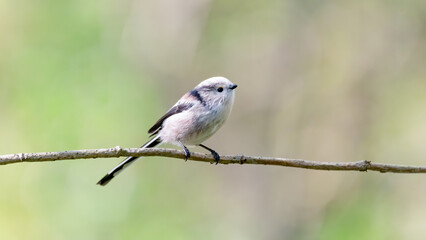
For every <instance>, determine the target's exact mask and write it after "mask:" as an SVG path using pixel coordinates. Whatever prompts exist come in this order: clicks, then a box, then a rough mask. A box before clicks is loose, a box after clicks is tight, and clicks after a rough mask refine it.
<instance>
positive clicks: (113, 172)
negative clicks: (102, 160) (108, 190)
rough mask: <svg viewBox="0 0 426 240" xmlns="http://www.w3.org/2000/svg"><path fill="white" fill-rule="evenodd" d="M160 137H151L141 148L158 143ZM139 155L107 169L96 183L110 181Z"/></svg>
mask: <svg viewBox="0 0 426 240" xmlns="http://www.w3.org/2000/svg"><path fill="white" fill-rule="evenodd" d="M160 143H161V141H160V138H159V137H158V136H157V137H155V138H153V139H151V140H150V141H149V142H147V143H145V144H144V145H142V147H141V148H152V147H155V146H157V145H158V144H160ZM138 158H139V157H128V158H126V159H125V160H124V161H122V162H121V163H120V164H118V165H117V166H116V167H115V168H114V169H112V170H111V171H109V173H107V174H106V175H105V176H104V177H103V178H102V179H101V180H99V182H98V183H97V184H98V185H101V186H105V185H107V184H108V183H109V181H111V180H112V179H113V178H114V177H115V176H117V175H118V174H119V173H120V172H121V171H123V170H124V169H125V168H126V167H128V166H130V164H132V163H134V162H135V160H137V159H138Z"/></svg>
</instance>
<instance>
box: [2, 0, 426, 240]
mask: <svg viewBox="0 0 426 240" xmlns="http://www.w3.org/2000/svg"><path fill="white" fill-rule="evenodd" d="M0 34H1V37H0V154H10V153H18V152H43V151H61V150H71V149H86V148H106V147H114V146H117V145H119V146H121V147H139V146H140V145H141V144H143V143H144V142H145V141H146V140H147V134H146V130H147V129H148V128H149V127H150V126H151V125H152V124H153V123H154V122H155V121H156V120H157V118H158V117H160V116H161V115H162V113H164V112H165V111H166V110H167V109H168V108H169V107H170V106H172V105H173V104H174V103H175V101H176V100H177V99H178V98H179V97H180V96H181V95H182V94H184V93H185V92H186V91H188V90H189V89H191V88H192V87H194V86H195V85H196V84H198V83H199V82H200V81H201V80H204V79H206V78H208V77H211V76H217V75H221V76H226V77H228V78H229V79H231V80H232V81H233V82H234V83H237V84H238V85H239V87H238V88H237V89H236V91H237V92H236V101H235V105H234V111H233V113H232V114H231V116H230V118H229V119H228V122H227V123H226V124H225V126H224V127H223V128H222V129H221V130H220V131H219V132H218V133H217V134H216V135H215V136H214V137H213V138H211V139H210V140H208V141H207V142H206V144H207V145H209V146H211V147H213V148H214V149H216V150H217V151H218V152H219V153H221V154H245V155H262V156H280V157H290V158H304V159H309V160H316V161H357V160H364V159H367V160H370V161H375V162H383V163H398V164H411V165H426V149H425V143H426V121H425V119H426V67H425V65H426V64H425V63H426V1H424V0H410V1H386V0H376V1H371V0H360V1H336V0H334V1H333V0H329V1H307V0H282V1H256V0H247V1H235V0H188V1H172V0H159V1H148V0H120V1H118V0H103V1H100V0H95V1H83V0H73V1H71V0H65V1H55V0H42V1H29V0H18V1H16V0H1V1H0ZM193 151H203V150H202V149H193ZM119 162H120V159H97V160H75V161H58V162H50V163H25V164H11V165H6V166H0V239H43V240H45V239H55V240H56V239H339V240H340V239H374V240H377V239H425V238H426V175H414V174H405V175H404V174H380V173H376V172H368V173H364V172H326V171H314V170H301V169H293V168H283V167H271V166H248V165H242V166H240V165H235V166H232V165H230V166H225V165H217V166H214V165H210V164H205V163H197V162H191V161H188V162H184V161H181V160H176V159H164V158H145V159H143V160H142V161H139V162H138V163H137V164H135V165H132V167H131V168H129V169H127V170H126V172H125V174H122V175H120V176H119V177H118V178H117V179H115V180H114V181H113V182H111V184H110V185H108V186H107V187H104V188H102V187H99V186H96V185H95V183H96V182H97V181H98V180H99V178H100V177H102V176H103V175H104V174H105V173H106V172H107V171H109V170H110V169H111V168H112V167H114V166H115V165H116V164H117V163H119Z"/></svg>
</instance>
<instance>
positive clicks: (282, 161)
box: [0, 146, 426, 173]
mask: <svg viewBox="0 0 426 240" xmlns="http://www.w3.org/2000/svg"><path fill="white" fill-rule="evenodd" d="M128 156H135V157H142V156H158V157H169V158H178V159H184V158H185V155H184V152H183V151H179V150H175V149H164V148H151V149H139V148H121V147H119V146H117V147H115V148H106V149H88V150H73V151H64V152H42V153H18V154H9V155H0V165H6V164H11V163H19V162H50V161H56V160H72V159H87V158H117V157H128ZM188 160H192V161H199V162H214V159H213V156H211V155H209V154H202V153H196V152H193V153H191V158H190V159H188ZM219 163H221V164H261V165H274V166H284V167H295V168H306V169H315V170H334V171H367V170H370V171H378V172H382V173H384V172H393V173H426V166H407V165H394V164H384V163H374V162H370V161H365V160H364V161H357V162H317V161H308V160H303V159H288V158H272V157H253V156H243V155H234V156H221V157H220V162H219Z"/></svg>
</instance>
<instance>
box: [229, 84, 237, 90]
mask: <svg viewBox="0 0 426 240" xmlns="http://www.w3.org/2000/svg"><path fill="white" fill-rule="evenodd" d="M237 87H238V85H237V84H232V85H231V86H230V87H229V89H235V88H237Z"/></svg>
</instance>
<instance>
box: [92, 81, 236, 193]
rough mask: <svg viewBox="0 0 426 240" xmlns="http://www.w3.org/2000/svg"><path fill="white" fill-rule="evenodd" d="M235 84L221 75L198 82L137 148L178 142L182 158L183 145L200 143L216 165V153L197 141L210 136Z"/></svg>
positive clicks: (110, 176) (222, 119)
mask: <svg viewBox="0 0 426 240" xmlns="http://www.w3.org/2000/svg"><path fill="white" fill-rule="evenodd" d="M236 87H237V85H236V84H233V83H232V82H231V81H229V80H228V79H226V78H224V77H212V78H209V79H207V80H204V81H202V82H201V83H200V84H198V85H197V86H196V87H195V88H194V89H193V90H192V91H190V92H188V93H186V94H185V95H183V96H182V98H181V99H179V101H178V102H177V103H176V104H175V105H174V106H173V107H172V108H170V110H169V111H168V112H167V113H166V114H164V116H162V117H161V118H160V119H159V120H158V121H157V122H156V123H155V124H154V126H152V127H151V128H150V129H149V130H148V133H150V134H151V135H150V137H153V138H152V139H151V140H149V141H148V142H147V143H145V144H144V145H142V147H141V148H152V147H155V146H157V145H160V144H162V143H171V144H174V145H178V146H180V147H182V148H183V150H184V151H185V159H188V158H189V157H190V156H191V153H190V152H189V150H188V148H186V146H185V145H188V146H189V145H191V146H200V147H202V148H205V149H207V150H208V151H210V152H211V154H212V155H213V157H214V159H215V162H216V164H217V163H218V162H219V159H220V157H219V154H217V152H216V151H214V150H213V149H211V148H209V147H207V146H205V145H203V144H201V143H202V142H204V141H205V140H206V139H208V138H209V137H211V136H212V135H213V134H214V133H215V132H216V131H217V130H218V129H219V128H220V127H221V126H222V125H223V123H224V122H225V120H226V119H227V118H228V116H229V113H230V112H231V109H232V105H233V104H234V96H235V92H234V89H235V88H236ZM136 159H138V157H128V158H126V160H124V161H123V162H121V163H120V164H119V165H118V166H116V167H115V168H114V169H112V170H111V171H110V172H109V173H107V174H106V175H105V176H104V177H103V178H102V179H101V180H100V181H99V182H98V183H97V184H99V185H101V186H105V185H106V184H108V183H109V181H111V179H113V178H114V177H115V176H117V174H119V173H120V172H121V171H122V170H123V169H125V168H126V167H128V166H129V165H130V164H132V163H133V162H135V160H136Z"/></svg>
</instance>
